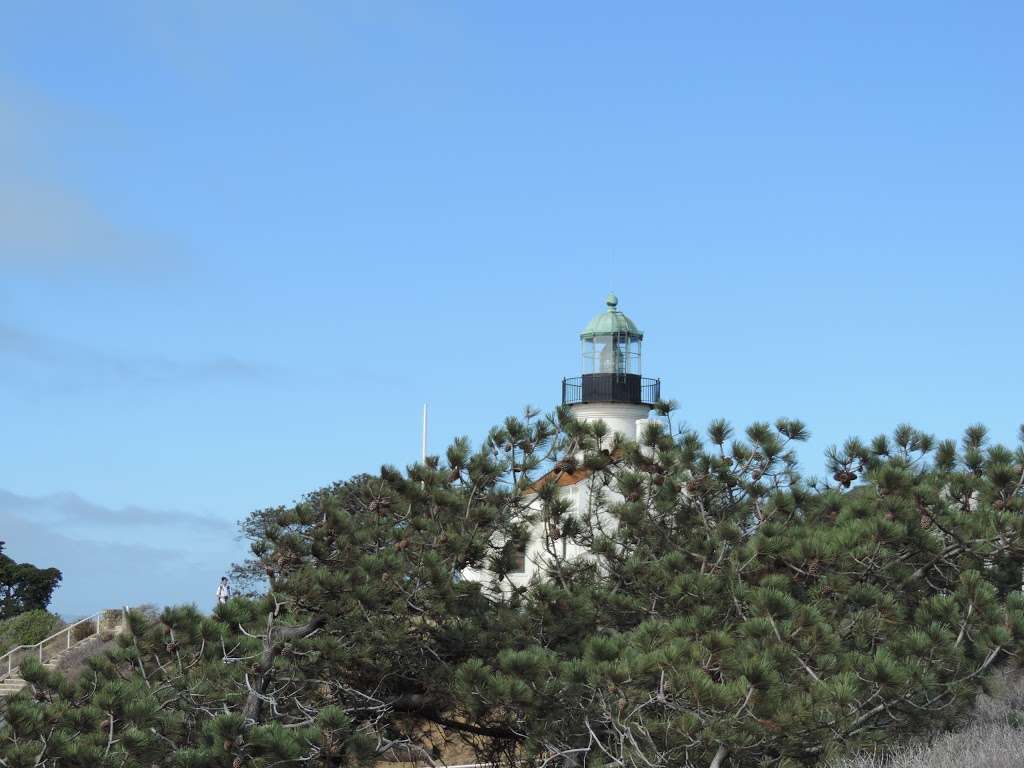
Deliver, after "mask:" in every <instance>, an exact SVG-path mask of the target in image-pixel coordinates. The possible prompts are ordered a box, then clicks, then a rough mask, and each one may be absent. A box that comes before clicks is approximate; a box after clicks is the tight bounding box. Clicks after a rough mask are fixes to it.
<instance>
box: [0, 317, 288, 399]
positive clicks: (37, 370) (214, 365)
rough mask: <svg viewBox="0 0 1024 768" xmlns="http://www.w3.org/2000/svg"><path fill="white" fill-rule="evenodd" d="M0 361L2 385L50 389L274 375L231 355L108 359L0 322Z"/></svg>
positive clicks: (82, 347)
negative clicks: (192, 357)
mask: <svg viewBox="0 0 1024 768" xmlns="http://www.w3.org/2000/svg"><path fill="white" fill-rule="evenodd" d="M0 361H2V362H3V365H4V368H5V371H6V373H7V374H8V375H7V376H6V377H4V379H3V380H2V381H5V382H6V383H7V384H8V385H15V384H17V383H18V382H19V381H20V382H21V383H25V382H26V381H27V382H30V383H32V384H33V385H42V386H44V387H46V388H51V389H75V388H89V387H102V386H112V385H119V384H130V385H167V384H185V383H193V382H198V383H202V382H212V381H231V382H243V381H252V382H256V381H264V380H267V379H269V378H272V377H273V375H274V373H275V369H274V368H272V367H271V366H268V365H263V364H260V363H254V362H249V361H246V360H240V359H238V358H236V357H233V356H231V355H222V356H217V357H213V358H207V359H200V360H172V359H169V358H165V357H158V356H152V355H125V354H113V353H110V352H106V351H104V350H101V349H97V348H94V347H90V346H86V345H82V344H77V343H75V342H71V341H67V340H64V339H58V338H53V337H50V336H46V335H43V334H39V333H34V332H32V331H28V330H25V329H23V328H19V327H17V326H13V325H9V324H4V323H0ZM18 374H20V379H19V378H18Z"/></svg>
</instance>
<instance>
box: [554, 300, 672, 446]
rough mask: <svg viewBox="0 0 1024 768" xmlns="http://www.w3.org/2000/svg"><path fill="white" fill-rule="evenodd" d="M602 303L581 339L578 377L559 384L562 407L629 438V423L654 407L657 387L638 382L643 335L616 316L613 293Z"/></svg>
mask: <svg viewBox="0 0 1024 768" xmlns="http://www.w3.org/2000/svg"><path fill="white" fill-rule="evenodd" d="M605 303H606V304H607V309H606V310H605V311H604V312H602V313H601V314H599V315H598V316H597V317H595V318H594V319H593V320H591V321H590V323H589V324H588V325H587V327H586V328H584V329H583V332H582V333H581V334H580V345H581V348H582V357H583V360H582V362H583V366H582V368H583V370H582V374H581V375H580V376H576V377H573V378H567V379H563V380H562V403H563V404H564V405H569V406H571V407H572V409H573V412H574V413H576V415H577V417H578V418H583V419H585V420H594V419H598V418H600V419H603V420H604V421H606V422H607V423H608V424H609V425H610V426H612V427H613V428H614V429H615V430H616V431H619V432H624V433H625V434H626V435H627V436H628V437H631V438H632V437H633V436H634V433H635V429H634V428H633V424H634V422H635V421H636V420H637V419H640V418H642V417H644V416H646V414H647V412H648V411H649V410H650V407H651V406H652V405H654V403H656V402H657V401H658V398H659V396H660V394H661V382H660V381H659V380H658V379H651V378H643V377H642V376H641V365H640V347H641V344H642V343H643V339H644V334H643V331H641V330H640V329H639V328H637V326H636V323H634V322H633V321H632V320H630V319H629V318H628V317H627V316H626V315H625V314H623V313H622V312H621V311H620V310H619V300H618V297H616V296H615V294H614V293H612V294H609V295H608V298H607V299H606V300H605Z"/></svg>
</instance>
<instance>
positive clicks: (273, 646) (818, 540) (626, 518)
mask: <svg viewBox="0 0 1024 768" xmlns="http://www.w3.org/2000/svg"><path fill="white" fill-rule="evenodd" d="M661 410H662V412H663V415H664V416H665V421H664V424H662V425H658V424H653V425H651V426H650V427H649V428H648V429H647V430H645V432H644V434H643V435H641V436H640V440H639V441H638V442H637V443H632V442H628V441H624V440H621V439H619V438H617V437H614V436H611V435H609V434H608V431H607V429H606V428H605V427H604V425H602V424H585V423H580V422H578V421H576V420H574V419H573V418H572V416H571V414H570V413H569V412H567V411H565V410H561V411H559V412H557V413H555V414H553V415H552V416H550V417H547V418H540V417H538V414H536V413H534V412H528V413H527V414H526V417H525V418H523V419H508V420H506V422H505V423H504V424H503V425H502V426H501V427H498V428H496V429H494V430H492V431H491V433H490V434H489V435H488V437H487V439H486V440H485V441H484V442H483V444H482V445H481V446H480V447H479V448H478V449H477V450H475V451H473V450H471V448H470V444H469V441H468V440H466V439H459V440H457V441H455V443H454V444H453V445H452V446H451V447H450V448H449V449H448V451H447V453H446V456H445V458H444V460H442V459H441V458H439V457H431V458H429V459H428V460H427V462H426V463H425V464H418V465H415V466H412V467H410V468H408V470H407V471H405V472H400V471H398V470H396V469H394V468H391V467H384V468H382V470H381V472H380V473H379V474H378V475H375V476H359V477H356V478H353V479H352V480H350V481H348V482H345V483H338V484H335V485H333V486H330V487H328V488H324V489H321V490H319V491H316V492H314V493H311V494H310V495H309V496H308V497H306V498H305V499H304V500H303V501H302V502H301V503H299V504H296V505H294V506H291V507H286V508H280V509H275V510H271V511H268V510H262V511H260V512H258V513H254V516H257V517H258V519H259V524H258V525H255V526H254V528H253V530H254V531H255V535H254V542H253V552H254V560H253V562H252V563H250V564H249V567H250V568H257V567H258V568H259V569H262V571H263V572H264V573H265V574H266V577H267V579H268V584H269V590H268V593H267V595H266V596H264V597H261V598H257V599H237V600H233V601H231V602H229V603H228V604H227V605H225V606H220V607H218V609H217V610H216V612H215V614H214V615H213V616H212V617H204V616H201V615H199V614H198V613H197V612H196V611H194V610H192V609H174V610H169V611H165V612H164V614H163V615H162V616H161V617H159V619H157V620H154V621H147V620H145V619H144V618H143V617H141V616H139V615H133V617H132V621H131V632H130V633H129V634H128V635H127V636H126V637H125V638H124V639H123V641H122V647H121V648H120V649H119V650H118V651H117V652H116V653H114V654H112V655H111V656H110V657H108V658H103V659H95V660H93V662H92V664H91V668H90V672H89V673H88V674H87V675H85V676H83V677H81V678H79V680H78V681H77V682H75V683H69V682H68V681H65V680H62V679H59V678H58V677H55V676H52V675H51V673H47V672H46V671H45V670H41V669H29V670H27V671H26V678H27V679H31V680H32V682H33V692H34V693H35V696H36V697H35V699H31V698H30V697H29V696H27V695H22V696H19V697H17V698H16V699H15V700H12V701H11V703H10V706H9V713H8V719H9V723H8V725H7V726H6V727H5V728H4V729H3V730H2V731H0V758H2V759H4V760H6V761H7V763H8V765H10V766H18V768H20V766H22V765H26V766H27V765H33V766H46V767H47V768H49V767H50V766H54V767H55V766H78V765H98V766H106V765H111V766H113V765H118V766H135V765H138V766H142V765H147V766H149V765H167V766H189V767H190V768H191V767H192V766H195V767H198V766H210V767H213V766H231V767H232V768H240V767H241V766H270V765H295V766H297V765H318V766H341V765H355V764H360V763H363V762H367V761H370V760H372V759H374V758H375V757H380V756H387V757H416V758H417V759H420V760H421V761H430V760H436V759H437V755H438V754H439V749H440V745H439V744H440V742H441V741H442V740H443V739H444V738H446V737H449V736H451V735H453V734H458V735H459V736H460V738H461V739H463V740H465V741H468V742H469V743H471V744H472V745H473V746H474V748H475V749H476V750H477V751H478V753H479V755H480V756H481V757H482V758H485V759H505V760H511V759H513V758H515V759H520V760H536V761H538V762H542V761H545V760H547V761H549V762H548V763H547V764H548V765H551V764H563V765H579V764H583V763H585V764H587V765H598V766H599V765H623V766H647V767H648V768H649V767H651V766H678V765H699V766H715V767H716V768H718V767H719V766H726V765H731V766H747V765H772V766H780V768H781V767H783V766H798V765H814V764H818V763H819V762H821V761H822V760H823V759H825V758H828V757H830V756H832V755H834V754H837V753H839V752H843V751H847V750H850V749H855V748H859V747H865V746H871V745H873V744H878V743H881V742H885V741H887V740H889V739H890V738H891V737H892V734H893V731H894V729H899V730H900V731H901V732H902V733H906V732H908V731H913V730H925V729H928V728H932V727H935V726H937V725H941V724H942V723H943V722H948V721H951V720H952V719H953V718H955V717H956V716H957V715H958V713H960V712H961V711H962V710H963V708H964V707H965V706H966V705H968V704H969V702H970V701H971V700H972V698H973V696H974V694H975V692H976V691H977V690H978V687H979V685H980V684H981V682H982V680H983V678H984V676H985V673H986V671H987V670H989V669H990V668H991V666H992V665H993V663H995V662H996V661H997V660H998V659H999V658H1000V657H1004V656H1009V655H1011V654H1016V653H1017V652H1018V650H1019V648H1020V644H1021V639H1022V637H1024V597H1022V595H1021V592H1020V584H1021V574H1022V567H1024V536H1022V533H1024V492H1022V488H1024V449H1022V448H1021V447H1018V448H1016V449H1013V450H1011V449H1008V448H1005V447H1002V446H999V445H989V444H988V442H987V437H986V435H985V433H984V430H982V429H981V428H979V427H972V428H971V429H969V430H968V432H967V434H966V435H965V438H964V440H963V441H962V442H961V443H960V444H959V445H958V444H956V443H953V442H948V441H947V442H937V441H935V440H934V439H932V438H931V437H930V436H928V435H926V434H923V433H921V432H919V431H917V430H915V429H913V428H911V427H907V426H901V427H899V428H897V429H896V430H895V432H894V434H893V435H892V436H885V437H879V438H876V439H874V440H872V441H871V442H869V443H863V442H861V441H859V440H855V439H854V440H849V441H847V443H845V444H844V445H843V446H841V447H836V448H834V449H832V450H831V451H830V452H829V455H828V461H829V471H830V473H832V474H831V478H830V479H828V480H815V479H812V478H804V477H802V476H801V474H800V472H799V468H798V465H797V461H796V456H795V454H794V452H793V445H794V443H797V442H799V441H800V440H803V439H805V438H806V436H807V430H806V428H805V426H804V425H803V424H801V423H799V422H797V421H792V420H780V421H778V422H776V423H775V424H773V425H772V424H767V423H756V424H753V425H751V426H750V427H748V428H747V429H746V430H745V432H744V433H743V435H742V436H737V435H736V434H735V433H734V430H733V428H732V427H731V426H730V425H729V424H727V423H725V422H715V423H713V424H712V425H711V426H710V428H709V429H708V434H707V436H706V437H702V436H700V435H698V434H697V433H695V432H693V431H691V430H688V429H680V430H675V431H673V428H672V422H671V407H670V406H669V405H667V404H665V405H663V406H662V408H661ZM546 470H548V471H546ZM567 479H572V480H573V481H575V485H574V487H576V488H577V489H579V490H578V491H577V495H576V498H577V503H576V504H569V503H568V501H567V499H566V496H565V493H564V492H563V491H561V490H559V489H560V488H561V487H563V486H561V485H559V481H562V482H563V483H564V481H565V480H567ZM527 539H532V540H534V541H539V543H540V545H541V550H542V554H541V555H539V556H538V565H539V567H540V572H541V573H540V576H539V577H538V578H536V579H535V580H534V581H533V582H531V583H530V584H528V585H522V584H520V583H518V582H517V580H516V579H515V577H514V576H513V575H512V571H513V569H514V560H515V557H514V555H515V553H516V551H518V550H519V549H520V548H521V547H522V545H523V543H524V542H525V541H526V540H527ZM567 544H571V545H572V546H571V547H569V546H564V545H567ZM581 552H582V554H580V553H581ZM470 573H476V574H483V576H482V577H477V578H473V579H470V578H466V575H468V574H470ZM40 756H41V757H40ZM30 759H31V760H33V761H37V762H30V761H29V760H30ZM39 760H41V762H39Z"/></svg>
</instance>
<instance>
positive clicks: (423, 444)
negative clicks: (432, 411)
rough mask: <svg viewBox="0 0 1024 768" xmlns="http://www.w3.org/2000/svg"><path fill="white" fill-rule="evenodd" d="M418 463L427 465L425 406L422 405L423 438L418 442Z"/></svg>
mask: <svg viewBox="0 0 1024 768" xmlns="http://www.w3.org/2000/svg"><path fill="white" fill-rule="evenodd" d="M420 461H421V462H423V463H424V464H426V463H427V404H426V403H424V404H423V436H422V440H421V442H420Z"/></svg>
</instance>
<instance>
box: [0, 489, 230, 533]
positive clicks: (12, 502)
mask: <svg viewBox="0 0 1024 768" xmlns="http://www.w3.org/2000/svg"><path fill="white" fill-rule="evenodd" d="M7 516H18V517H22V518H25V519H30V520H34V521H36V522H42V523H45V524H49V525H58V526H68V525H86V526H88V525H98V526H107V527H130V528H139V527H144V526H168V525H174V526H185V527H189V528H204V529H208V530H211V531H225V532H227V531H230V530H231V528H232V526H231V524H230V523H229V522H227V521H225V520H221V519H218V518H215V517H209V516H207V515H197V514H195V513H191V512H181V511H177V510H162V509H150V508H147V507H141V506H136V505H130V506H126V507H116V508H115V507H106V506H103V505H101V504H96V503H94V502H91V501H88V500H86V499H83V498H82V497H81V496H79V495H78V494H76V493H71V492H64V493H53V494H47V495H44V496H21V495H18V494H16V493H11V492H10V491H5V490H0V517H7Z"/></svg>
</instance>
